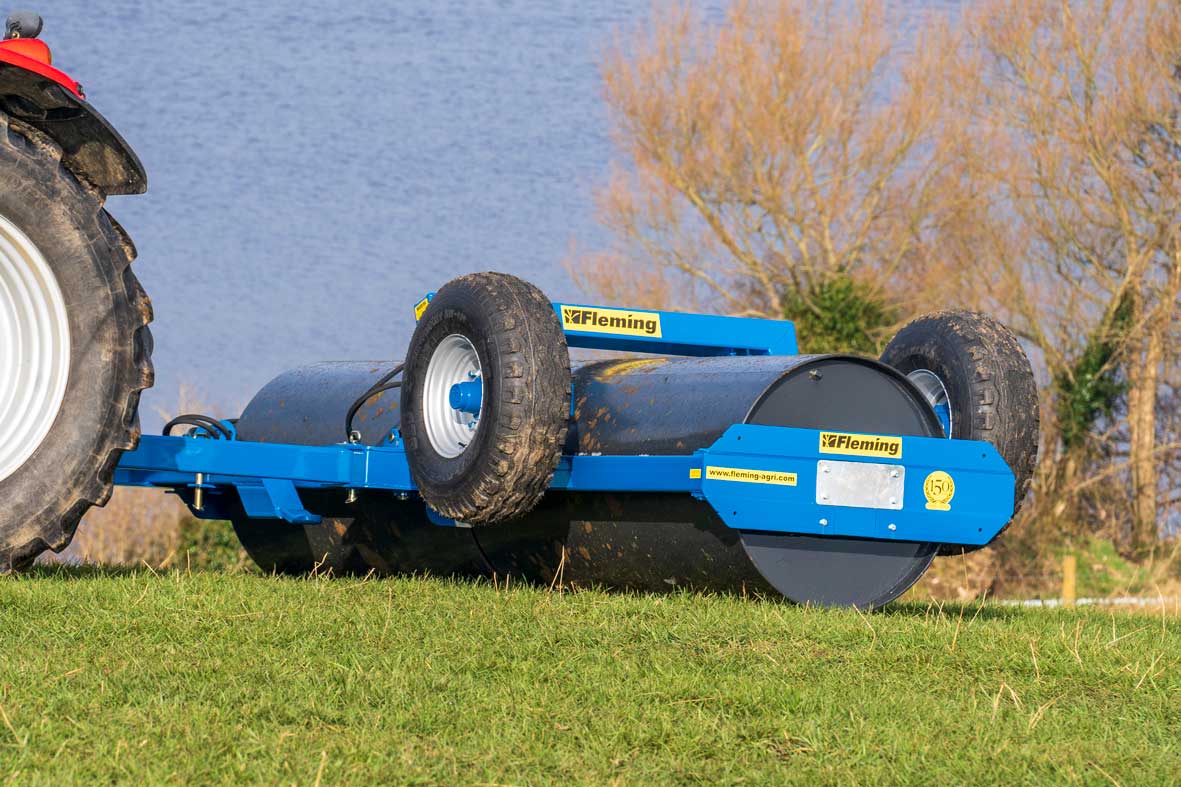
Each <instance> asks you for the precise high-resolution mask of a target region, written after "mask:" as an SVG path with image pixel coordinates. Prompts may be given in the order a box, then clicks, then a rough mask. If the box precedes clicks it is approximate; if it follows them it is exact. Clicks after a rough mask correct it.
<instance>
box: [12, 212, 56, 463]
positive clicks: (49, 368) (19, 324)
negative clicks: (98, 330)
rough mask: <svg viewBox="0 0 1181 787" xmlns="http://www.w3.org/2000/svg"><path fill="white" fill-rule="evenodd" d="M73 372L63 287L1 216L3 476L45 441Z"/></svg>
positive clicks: (21, 234) (34, 249) (29, 243)
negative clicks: (71, 369) (70, 373)
mask: <svg viewBox="0 0 1181 787" xmlns="http://www.w3.org/2000/svg"><path fill="white" fill-rule="evenodd" d="M69 372H70V324H69V319H68V316H67V314H66V303H65V298H64V297H63V296H62V292H61V288H60V287H59V286H58V283H57V279H56V277H55V276H54V275H53V271H52V270H51V269H50V267H49V263H48V262H47V261H46V259H45V256H44V255H43V254H42V253H41V252H40V251H39V250H38V249H37V247H36V246H35V245H34V244H33V242H32V241H31V240H30V239H29V237H28V236H27V235H25V234H24V232H22V231H21V230H20V228H18V227H17V226H16V225H15V224H13V223H12V222H11V221H9V220H8V219H6V218H4V217H3V216H0V481H3V480H4V479H5V478H8V477H9V476H11V475H12V474H13V473H15V472H16V471H17V470H19V469H20V468H21V466H22V465H24V463H25V462H27V461H28V459H29V457H31V456H32V455H33V454H34V453H35V452H36V450H37V448H39V447H40V445H41V443H42V442H44V440H45V437H46V435H48V434H49V430H50V429H51V428H52V426H53V422H54V420H56V418H57V414H58V411H60V410H61V405H62V401H63V399H64V398H65V393H66V383H67V381H68V378H69Z"/></svg>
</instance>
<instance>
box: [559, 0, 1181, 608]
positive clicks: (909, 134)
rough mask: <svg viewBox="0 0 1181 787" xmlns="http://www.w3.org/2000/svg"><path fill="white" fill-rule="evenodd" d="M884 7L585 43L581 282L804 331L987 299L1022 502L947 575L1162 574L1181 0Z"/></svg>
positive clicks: (685, 21) (1180, 497)
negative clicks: (1091, 561)
mask: <svg viewBox="0 0 1181 787" xmlns="http://www.w3.org/2000/svg"><path fill="white" fill-rule="evenodd" d="M901 25H902V23H901V22H900V20H899V19H898V18H896V17H894V16H891V15H890V14H889V13H887V9H886V5H885V4H884V3H882V2H878V1H877V0H865V2H841V1H839V0H838V1H837V2H832V3H828V4H824V5H822V6H818V5H817V4H814V3H808V2H803V0H789V1H788V2H779V3H754V2H739V3H737V4H736V5H735V6H734V7H733V8H732V9H731V10H730V11H729V12H728V13H727V15H726V16H725V17H724V19H722V20H720V21H719V22H716V23H711V22H707V21H705V20H703V19H702V18H701V17H699V16H698V15H696V14H695V13H693V12H692V11H690V10H686V9H668V8H665V9H662V10H660V11H658V13H656V14H655V15H654V16H653V21H652V22H651V23H650V24H649V25H648V26H647V27H646V28H645V29H643V30H640V31H638V32H636V33H635V34H634V35H630V36H626V37H624V38H622V39H621V40H620V41H619V42H618V43H617V45H616V46H615V48H614V49H613V50H612V51H611V52H610V53H609V54H608V56H607V58H606V60H605V64H604V69H603V74H604V84H605V97H606V100H607V102H608V104H609V106H610V109H611V112H612V117H613V133H614V139H615V142H616V147H617V150H618V154H619V155H618V160H617V162H616V166H615V168H614V170H613V174H612V176H611V177H610V179H609V181H608V182H607V183H606V184H605V185H604V186H603V188H602V189H601V190H600V192H599V195H598V197H599V205H600V209H601V216H602V221H603V223H604V225H605V226H606V227H607V228H608V229H610V230H611V231H612V233H613V235H614V237H615V241H614V243H613V244H612V245H611V246H610V247H609V248H606V249H601V250H598V251H595V252H593V253H588V254H583V255H579V256H577V257H576V258H575V259H573V260H572V264H571V269H572V270H573V271H574V274H575V276H576V277H577V278H578V279H579V280H580V282H581V283H582V284H583V285H584V286H585V287H586V288H587V289H588V290H590V291H592V292H593V293H595V294H596V295H598V296H600V297H603V298H609V299H612V300H619V301H626V302H628V303H632V304H636V305H644V304H650V305H652V306H654V307H666V306H670V305H680V306H692V307H695V308H706V309H710V310H714V311H718V312H722V313H729V314H754V315H759V316H767V317H780V318H782V317H787V318H791V319H794V320H796V321H797V323H798V325H799V328H800V333H801V336H802V339H803V341H804V343H805V349H810V348H811V347H819V348H824V349H844V350H854V351H859V352H865V353H874V352H876V351H878V350H879V349H880V347H881V345H882V344H883V343H884V341H885V340H886V339H888V337H889V336H890V335H891V334H892V333H893V331H894V330H895V329H896V328H897V326H898V325H899V324H900V323H902V322H904V321H906V320H907V319H909V318H911V317H913V316H915V315H917V314H919V313H921V312H924V311H931V310H933V309H935V308H946V307H962V308H974V309H981V310H985V311H988V312H991V313H993V314H996V315H998V316H999V317H1001V318H1002V319H1004V320H1005V321H1006V322H1008V323H1009V324H1010V325H1011V326H1012V327H1013V328H1014V330H1015V331H1017V332H1018V334H1019V336H1020V337H1021V339H1022V340H1023V342H1024V343H1025V345H1026V347H1027V349H1028V350H1029V352H1030V355H1031V357H1032V358H1033V360H1034V363H1035V368H1036V370H1037V372H1038V376H1039V379H1040V381H1041V383H1042V385H1043V388H1042V407H1043V413H1042V422H1043V424H1044V425H1045V433H1044V437H1043V445H1042V450H1041V465H1040V467H1039V470H1038V475H1037V482H1036V485H1035V490H1034V493H1033V495H1032V499H1031V500H1030V501H1029V503H1028V504H1027V505H1026V507H1025V508H1024V510H1023V512H1022V515H1021V519H1022V521H1021V522H1019V523H1018V526H1016V527H1014V528H1013V529H1012V530H1011V531H1010V534H1009V535H1008V536H1006V538H1005V539H1003V540H1002V542H1001V544H1000V545H999V548H998V549H997V550H996V551H995V553H994V554H985V555H980V556H977V557H974V558H973V559H972V563H971V568H970V570H969V574H968V580H969V581H967V582H965V583H957V581H956V580H954V579H952V578H951V577H952V575H953V574H954V573H955V572H957V571H960V570H961V569H960V568H959V567H950V566H949V567H948V568H947V571H948V573H949V577H948V579H947V584H953V585H962V586H964V587H969V588H971V590H970V592H971V593H975V592H981V591H982V590H984V589H991V590H993V591H997V590H1003V589H1004V588H1005V587H1006V586H1009V587H1014V586H1019V585H1021V584H1025V580H1023V578H1026V579H1028V578H1031V577H1038V576H1044V575H1048V574H1050V573H1052V568H1051V566H1052V565H1053V563H1054V562H1055V560H1056V557H1057V555H1058V554H1059V552H1060V551H1061V550H1062V549H1063V548H1064V546H1067V545H1071V544H1073V545H1074V546H1075V547H1076V548H1077V547H1080V546H1083V545H1086V544H1090V543H1092V542H1093V539H1096V538H1098V539H1101V540H1106V541H1108V542H1111V543H1115V544H1116V545H1118V547H1119V549H1120V551H1121V552H1122V553H1123V554H1124V555H1125V556H1128V557H1131V558H1134V559H1135V560H1136V561H1138V562H1140V563H1141V564H1142V565H1143V566H1155V567H1158V568H1159V567H1161V566H1165V568H1164V569H1163V574H1162V578H1167V577H1168V575H1169V574H1170V569H1169V565H1170V564H1171V562H1172V561H1171V556H1172V553H1173V551H1174V545H1173V543H1171V542H1172V539H1171V537H1170V534H1171V533H1172V532H1174V531H1175V528H1176V524H1177V517H1178V504H1179V503H1181V493H1179V492H1178V489H1181V484H1178V483H1177V481H1178V480H1181V479H1179V472H1181V467H1179V465H1178V458H1179V452H1178V445H1179V440H1181V430H1179V426H1181V424H1179V423H1178V418H1179V415H1178V407H1177V390H1178V385H1179V384H1181V368H1179V364H1178V361H1179V360H1181V342H1179V339H1181V335H1179V330H1178V328H1179V325H1178V319H1177V308H1176V306H1177V300H1178V294H1179V290H1181V235H1179V228H1181V118H1179V114H1178V113H1179V112H1181V5H1178V4H1177V3H1172V2H1156V1H1154V0H1127V2H1120V3H1115V2H1102V1H1101V0H1082V1H1080V2H1062V1H1061V0H1028V1H1027V0H982V2H978V3H973V4H971V5H970V7H969V8H967V9H965V10H963V11H962V12H960V13H959V14H957V15H955V16H947V17H943V16H931V17H929V18H927V19H926V20H925V21H924V23H923V24H922V25H921V26H920V27H919V28H918V29H917V30H916V29H913V27H912V28H911V29H903V28H902V26H901ZM633 280H638V282H639V286H638V287H637V288H636V289H635V290H628V289H626V283H628V282H631V281H633ZM637 298H638V299H639V300H640V301H641V302H642V303H637ZM809 342H811V345H810V346H809ZM1154 570H1155V569H1154ZM1033 584H1035V585H1036V584H1037V583H1036V582H1033Z"/></svg>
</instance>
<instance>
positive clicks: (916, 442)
mask: <svg viewBox="0 0 1181 787" xmlns="http://www.w3.org/2000/svg"><path fill="white" fill-rule="evenodd" d="M429 300H430V296H429V295H428V296H427V297H426V298H425V299H423V301H420V304H419V308H418V309H416V312H417V313H418V314H420V315H421V312H422V310H423V309H425V306H424V305H423V304H424V303H429ZM554 310H555V311H556V312H557V313H558V315H559V318H560V319H562V320H563V323H564V326H563V327H564V330H565V332H566V338H567V342H568V343H569V344H570V346H572V347H584V348H593V349H610V350H630V351H633V352H650V353H660V354H680V355H696V356H712V355H772V354H774V355H792V354H795V353H796V351H797V348H796V339H795V331H794V328H793V326H792V325H791V323H789V322H784V321H775V320H756V319H746V318H735V317H716V316H709V315H696V314H678V313H673V312H653V311H647V310H640V309H614V308H610V307H595V306H583V305H579V304H560V303H558V304H554ZM578 320H583V321H586V320H590V321H592V322H593V323H595V324H591V325H590V326H589V328H587V329H582V328H580V327H578V326H579V325H580V324H581V323H579V322H578ZM613 320H614V321H617V322H616V324H614V325H613V324H612V322H611V321H613ZM653 321H654V322H655V326H656V328H655V329H654V330H653V329H652V326H653ZM613 328H619V329H620V331H621V332H612V329H613ZM831 437H833V435H832V434H831V433H825V432H819V431H815V430H810V429H795V428H790V427H777V426H755V425H751V424H734V425H733V426H731V427H730V428H729V429H728V430H727V431H726V433H725V434H724V435H722V437H720V438H719V439H718V440H717V441H716V442H715V443H714V444H713V445H711V446H710V447H709V448H706V449H703V450H699V451H697V452H696V453H694V454H691V455H679V456H590V455H566V456H563V457H562V458H561V460H560V461H559V464H558V467H557V469H556V471H555V473H554V478H553V481H552V482H551V484H550V489H551V490H553V491H566V492H673V493H684V494H689V495H693V496H694V497H697V498H699V499H702V500H705V501H707V502H708V503H709V504H710V505H711V506H712V507H713V508H714V510H715V511H716V512H717V513H718V515H719V516H720V517H721V519H722V520H723V521H724V522H725V523H726V524H727V525H728V526H729V527H732V528H735V529H739V530H751V531H769V532H784V533H787V532H790V533H797V534H806V535H819V536H843V537H856V538H872V539H881V540H901V541H933V542H939V543H947V544H964V545H980V544H986V543H988V542H989V541H991V540H992V539H993V538H994V537H995V536H996V534H997V533H999V532H1000V530H1001V529H1002V528H1003V527H1004V526H1005V524H1006V523H1007V522H1008V521H1009V519H1010V518H1011V516H1012V512H1013V500H1014V479H1013V473H1012V471H1011V470H1010V469H1009V467H1008V466H1007V465H1006V464H1005V462H1004V460H1003V459H1002V458H1001V457H1000V455H999V454H998V453H997V451H996V449H995V448H993V446H992V445H990V444H989V443H985V442H977V441H968V440H947V439H943V438H924V437H901V438H891V437H889V436H885V439H889V440H890V441H891V443H892V444H893V445H895V446H896V456H891V455H890V454H889V453H883V452H880V451H879V452H876V453H875V452H873V451H869V452H864V451H863V452H858V451H856V450H854V451H852V452H847V451H840V450H835V451H834V450H833V449H831V448H826V447H825V440H826V438H831ZM854 437H860V438H865V437H875V436H854ZM834 462H836V463H862V464H871V465H875V466H876V467H875V468H863V469H864V470H866V471H867V472H886V473H889V472H891V471H890V468H892V467H895V466H896V467H898V468H899V472H898V476H897V477H899V478H900V479H902V480H903V481H904V482H905V483H904V486H903V487H902V492H901V499H900V500H897V501H896V505H893V506H891V507H889V508H874V507H863V506H851V505H831V504H828V503H825V502H823V501H822V500H820V499H819V497H820V494H819V491H818V490H819V487H818V485H817V484H818V477H819V474H820V472H821V470H820V468H821V467H823V466H826V465H827V466H829V467H830V469H831V467H833V466H834V465H833V464H832V463H834ZM822 463H824V464H822ZM883 468H884V470H883ZM853 469H856V468H853ZM115 483H117V484H120V485H123V486H141V487H161V488H165V489H169V490H171V491H173V492H175V493H177V494H178V495H180V496H181V498H182V499H183V500H184V501H185V502H186V503H187V504H188V505H189V507H190V508H191V509H192V510H193V513H194V514H195V515H197V516H199V517H202V518H207V519H226V518H232V517H234V516H241V515H242V514H245V515H246V516H248V517H251V518H257V519H274V520H283V521H286V522H293V523H304V524H307V523H315V522H319V521H320V516H319V515H318V514H317V513H314V512H312V511H309V510H308V509H307V507H306V503H305V500H304V498H303V497H301V495H300V492H301V491H312V490H322V489H338V490H382V491H387V492H390V493H393V494H395V495H398V496H400V497H402V498H404V499H410V498H415V499H420V498H419V497H418V494H417V490H416V487H415V485H414V481H413V479H412V478H411V476H410V468H409V465H408V463H407V461H406V454H405V450H404V448H403V445H402V442H401V439H400V437H399V435H398V434H397V433H396V432H395V433H394V434H392V435H391V436H390V438H389V439H388V440H387V442H386V443H385V444H383V445H379V446H364V445H358V444H351V443H341V444H338V445H330V446H303V445H277V444H271V443H253V442H247V441H242V440H237V439H233V440H215V439H209V438H208V437H204V436H188V437H159V436H144V437H143V438H142V439H141V441H140V445H139V447H138V448H137V449H136V450H134V451H130V452H127V453H125V454H124V455H123V457H122V459H121V461H120V462H119V466H118V468H117V469H116V473H115ZM940 484H942V486H941V485H940ZM953 484H954V494H953V496H951V497H950V498H948V500H946V501H944V500H943V498H944V497H947V494H946V493H945V491H944V490H949V489H952V485H953ZM932 490H935V493H932ZM941 492H942V493H941ZM340 513H341V515H347V511H342V512H340ZM428 513H430V514H431V519H432V521H435V522H436V523H437V524H440V525H454V524H455V523H454V522H452V521H451V520H447V519H445V518H444V517H441V516H439V515H437V514H434V512H429V511H428Z"/></svg>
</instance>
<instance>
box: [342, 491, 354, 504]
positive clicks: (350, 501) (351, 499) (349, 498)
mask: <svg viewBox="0 0 1181 787" xmlns="http://www.w3.org/2000/svg"><path fill="white" fill-rule="evenodd" d="M344 502H345V503H347V504H348V505H350V506H351V505H352V504H353V503H355V502H357V490H356V489H350V490H349V492H348V494H347V495H345V496H344Z"/></svg>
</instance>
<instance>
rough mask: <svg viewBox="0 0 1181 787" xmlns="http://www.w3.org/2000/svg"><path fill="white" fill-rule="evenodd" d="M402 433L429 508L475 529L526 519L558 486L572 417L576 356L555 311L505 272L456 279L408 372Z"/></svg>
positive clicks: (434, 309)
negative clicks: (573, 357) (547, 492)
mask: <svg viewBox="0 0 1181 787" xmlns="http://www.w3.org/2000/svg"><path fill="white" fill-rule="evenodd" d="M402 379H403V388H402V437H403V439H404V440H405V444H406V458H407V461H408V462H409V464H410V472H411V474H412V476H413V478H414V481H415V483H416V484H417V486H418V488H419V491H420V492H421V494H422V496H423V497H424V498H425V499H426V501H427V503H428V504H429V505H430V506H431V507H432V508H434V509H435V510H436V511H438V512H439V513H440V514H443V515H444V516H447V517H451V518H452V519H456V520H458V521H461V522H465V523H467V524H473V525H484V524H489V523H492V522H498V521H503V520H508V519H513V518H515V517H519V516H521V515H523V514H525V513H527V512H528V511H530V510H531V509H532V508H533V507H534V506H535V505H537V503H538V501H539V500H540V499H541V496H542V495H543V494H544V493H545V490H546V488H547V487H548V486H549V483H550V480H551V479H552V478H553V474H554V469H555V468H556V466H557V463H558V459H559V458H560V457H561V454H562V444H563V443H564V442H565V439H566V429H567V426H568V420H569V415H570V355H569V352H568V351H567V349H566V336H565V334H564V333H563V332H562V326H561V324H560V323H559V322H558V317H557V314H556V313H555V312H554V310H553V307H552V306H551V304H550V303H549V301H548V300H547V299H546V297H545V296H544V295H543V294H542V292H541V291H540V290H538V289H537V288H536V287H534V286H533V285H531V284H529V283H527V282H524V281H522V280H520V279H518V278H516V277H515V276H509V275H507V274H503V273H476V274H472V275H469V276H463V277H461V278H458V279H454V280H452V281H450V282H448V283H447V284H446V285H444V286H443V288H442V289H441V290H439V292H438V294H436V295H435V296H434V298H433V299H432V300H431V303H430V306H428V307H427V309H426V311H425V312H424V313H423V315H422V318H421V321H420V322H419V324H418V327H417V328H416V329H415V331H414V336H413V338H412V339H411V341H410V350H409V352H408V353H407V360H406V368H405V371H404V372H403V374H402Z"/></svg>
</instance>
